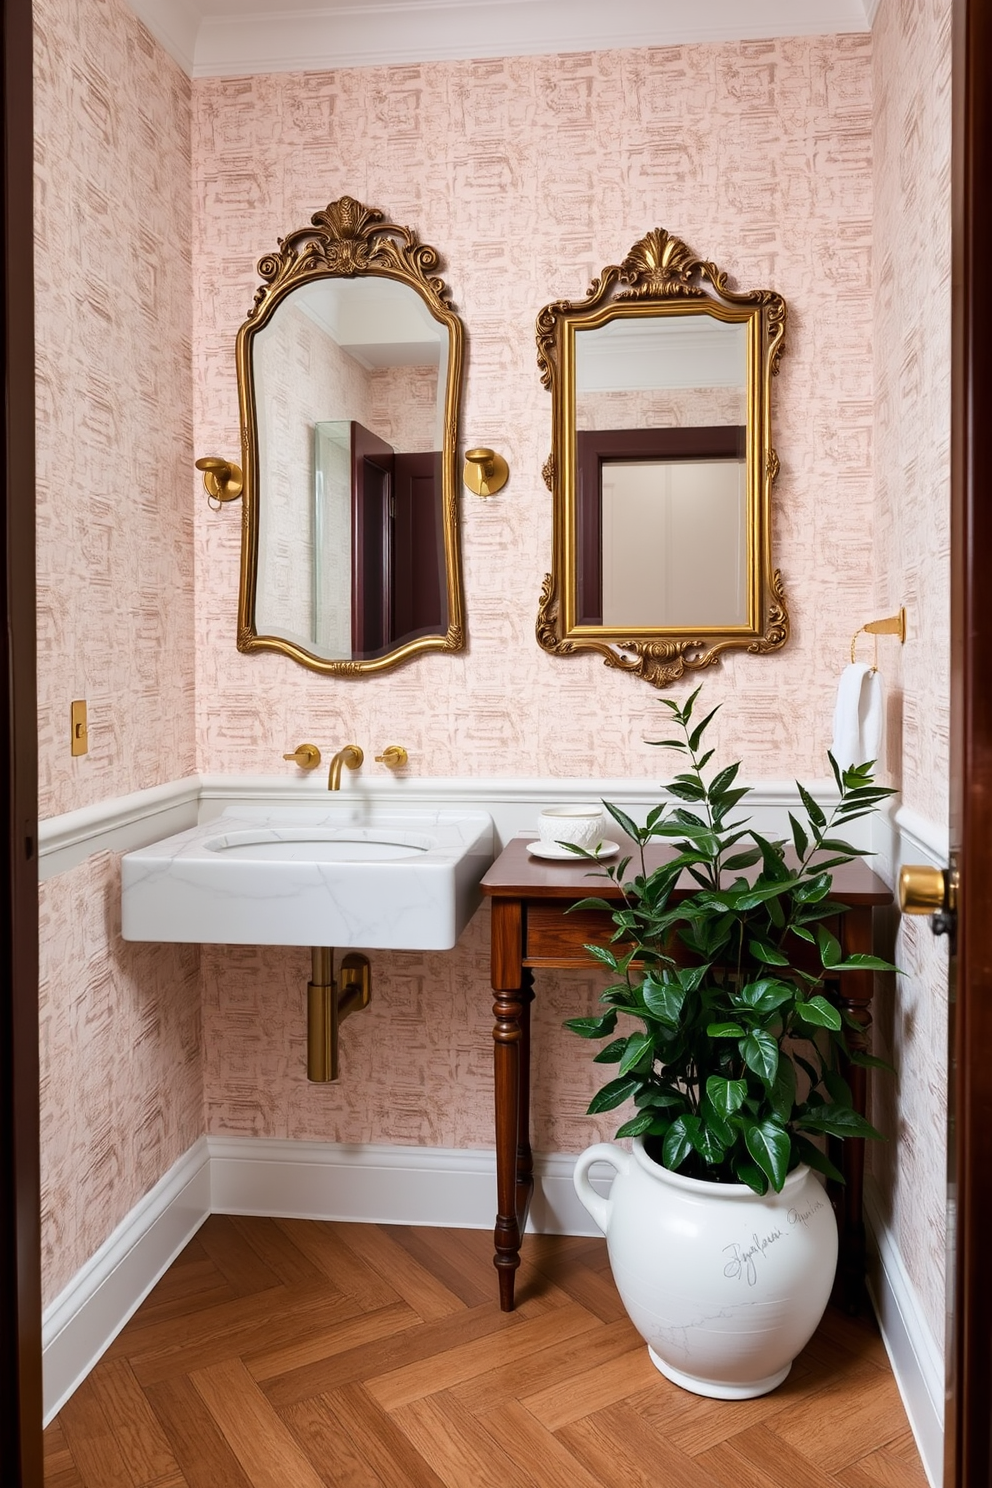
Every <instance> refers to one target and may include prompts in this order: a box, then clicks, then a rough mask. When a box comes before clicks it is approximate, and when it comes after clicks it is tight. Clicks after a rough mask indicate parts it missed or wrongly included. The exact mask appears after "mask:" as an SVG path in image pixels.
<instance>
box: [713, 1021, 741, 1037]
mask: <svg viewBox="0 0 992 1488" xmlns="http://www.w3.org/2000/svg"><path fill="white" fill-rule="evenodd" d="M744 1033H745V1030H744V1029H743V1028H742V1027H741V1025H740V1024H739V1023H708V1024H707V1025H706V1037H707V1038H743V1037H744Z"/></svg>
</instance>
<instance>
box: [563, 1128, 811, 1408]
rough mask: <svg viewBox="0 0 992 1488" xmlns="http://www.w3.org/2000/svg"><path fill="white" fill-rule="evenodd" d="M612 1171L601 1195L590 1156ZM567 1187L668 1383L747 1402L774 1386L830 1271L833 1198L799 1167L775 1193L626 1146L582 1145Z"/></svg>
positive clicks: (805, 1333)
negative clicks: (595, 1228)
mask: <svg viewBox="0 0 992 1488" xmlns="http://www.w3.org/2000/svg"><path fill="white" fill-rule="evenodd" d="M596 1162H606V1163H609V1164H610V1165H611V1166H612V1167H614V1168H615V1169H616V1178H615V1179H614V1181H613V1187H612V1190H611V1192H610V1195H609V1198H603V1197H602V1195H601V1194H598V1193H597V1192H596V1191H595V1189H594V1188H593V1187H592V1185H591V1184H590V1182H589V1169H590V1168H591V1167H592V1165H593V1163H596ZM575 1191H576V1193H577V1194H578V1196H579V1198H580V1199H581V1200H582V1203H583V1204H584V1205H585V1207H586V1208H587V1209H588V1211H589V1213H590V1214H591V1215H592V1217H593V1219H594V1220H595V1221H596V1223H597V1224H598V1225H599V1227H600V1229H601V1230H602V1231H603V1232H604V1234H605V1235H606V1241H607V1247H608V1250H609V1254H610V1265H611V1266H612V1268H613V1279H614V1281H615V1282H616V1285H617V1290H618V1291H619V1293H620V1296H621V1298H622V1300H623V1304H624V1306H625V1307H626V1309H627V1312H628V1313H629V1314H630V1320H631V1322H632V1323H633V1324H634V1327H635V1328H636V1329H637V1331H638V1332H639V1333H640V1335H641V1337H642V1338H643V1339H644V1341H645V1342H646V1343H647V1345H648V1352H649V1354H650V1356H651V1359H652V1361H653V1363H654V1364H655V1365H656V1366H657V1367H658V1368H659V1369H660V1370H661V1372H662V1374H664V1375H665V1376H666V1377H667V1378H668V1379H670V1380H673V1381H674V1382H675V1384H677V1385H681V1386H682V1387H683V1388H684V1389H686V1390H693V1391H694V1392H695V1393H696V1394H697V1395H711V1396H715V1397H716V1398H717V1399H723V1400H746V1399H748V1398H750V1397H751V1396H753V1395H764V1394H766V1393H767V1392H768V1391H769V1390H774V1389H775V1387H776V1385H780V1384H781V1383H782V1381H783V1380H784V1379H785V1377H786V1375H787V1374H788V1373H789V1370H790V1369H791V1367H792V1361H793V1359H794V1358H795V1357H796V1355H797V1354H798V1353H799V1352H800V1350H801V1349H802V1348H804V1347H805V1345H806V1343H807V1342H808V1341H809V1339H810V1337H811V1336H812V1334H813V1330H814V1329H815V1328H816V1325H817V1323H818V1322H819V1321H820V1318H821V1317H822V1315H823V1310H824V1308H825V1307H826V1305H827V1300H828V1298H829V1296H830V1289H831V1287H832V1285H833V1280H834V1272H835V1270H836V1267H837V1223H836V1221H835V1219H834V1213H833V1209H832V1208H831V1207H830V1200H829V1199H828V1198H827V1195H826V1193H825V1192H824V1190H823V1187H822V1185H821V1184H820V1183H819V1181H818V1180H817V1178H816V1177H815V1175H814V1174H813V1173H812V1171H811V1170H810V1169H809V1168H808V1167H806V1166H805V1165H803V1166H801V1167H798V1168H796V1169H795V1171H794V1172H792V1173H790V1174H789V1176H788V1177H787V1178H786V1180H785V1185H784V1187H783V1189H782V1192H781V1193H773V1192H771V1191H769V1193H767V1194H766V1195H765V1196H764V1197H763V1198H762V1197H759V1195H758V1194H756V1193H753V1192H752V1190H751V1189H750V1188H748V1187H746V1185H744V1184H737V1183H705V1182H703V1181H701V1180H699V1179H696V1178H686V1177H683V1176H682V1175H681V1174H680V1173H671V1172H669V1171H668V1169H667V1168H663V1167H661V1166H660V1165H659V1164H658V1163H655V1162H652V1160H651V1158H649V1157H648V1155H647V1154H646V1152H645V1151H644V1144H643V1141H642V1139H641V1138H640V1137H636V1138H635V1139H634V1144H633V1151H632V1152H627V1151H625V1150H624V1148H622V1147H618V1146H616V1145H615V1144H614V1143H612V1142H600V1143H597V1145H596V1146H595V1147H590V1148H589V1149H588V1150H587V1151H586V1152H583V1154H582V1156H581V1157H580V1158H579V1159H578V1162H577V1163H576V1165H575Z"/></svg>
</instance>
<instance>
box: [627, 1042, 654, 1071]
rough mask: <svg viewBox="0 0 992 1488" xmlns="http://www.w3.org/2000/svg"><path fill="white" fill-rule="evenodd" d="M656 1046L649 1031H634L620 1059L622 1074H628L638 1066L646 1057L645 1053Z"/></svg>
mask: <svg viewBox="0 0 992 1488" xmlns="http://www.w3.org/2000/svg"><path fill="white" fill-rule="evenodd" d="M653 1047H654V1040H653V1039H652V1037H651V1035H650V1034H649V1033H632V1034H631V1035H630V1037H629V1038H628V1040H627V1047H626V1049H625V1050H624V1055H623V1058H622V1059H621V1061H620V1070H619V1073H620V1074H621V1075H627V1074H629V1073H630V1071H631V1070H632V1069H634V1068H636V1066H637V1065H639V1064H640V1062H641V1060H642V1059H643V1058H644V1056H645V1054H647V1053H648V1051H649V1050H650V1049H652V1048H653Z"/></svg>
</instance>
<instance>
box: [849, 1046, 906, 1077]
mask: <svg viewBox="0 0 992 1488" xmlns="http://www.w3.org/2000/svg"><path fill="white" fill-rule="evenodd" d="M847 1057H848V1060H849V1061H850V1063H851V1064H858V1065H860V1066H861V1068H862V1069H881V1070H888V1072H889V1074H890V1075H894V1074H895V1072H896V1068H895V1065H894V1064H890V1063H889V1061H888V1060H887V1059H882V1058H881V1057H880V1056H879V1055H878V1054H866V1053H864V1051H863V1050H861V1049H849V1050H848V1054H847Z"/></svg>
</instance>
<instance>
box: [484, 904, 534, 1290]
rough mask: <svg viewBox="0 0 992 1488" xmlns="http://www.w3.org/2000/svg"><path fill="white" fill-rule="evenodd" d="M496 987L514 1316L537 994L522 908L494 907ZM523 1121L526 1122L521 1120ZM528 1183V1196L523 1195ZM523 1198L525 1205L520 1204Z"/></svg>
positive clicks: (496, 1076)
mask: <svg viewBox="0 0 992 1488" xmlns="http://www.w3.org/2000/svg"><path fill="white" fill-rule="evenodd" d="M492 942H493V956H492V983H493V991H494V992H495V994H496V998H495V1001H494V1003H493V1017H494V1018H495V1020H496V1023H495V1027H494V1028H493V1084H494V1094H495V1102H496V1211H497V1212H496V1228H495V1230H494V1232H493V1241H494V1245H495V1250H496V1254H495V1255H494V1257H493V1264H494V1265H495V1267H496V1274H497V1275H498V1277H499V1305H500V1309H501V1311H503V1312H512V1311H513V1288H514V1282H515V1280H516V1273H517V1268H518V1266H519V1265H520V1238H521V1232H522V1229H523V1223H524V1218H523V1216H525V1215H526V1199H527V1197H528V1196H529V1193H528V1190H527V1185H529V1183H530V1182H531V1181H532V1180H531V1176H530V1171H531V1159H530V1143H529V1139H528V1127H527V1114H528V1113H527V1107H528V1103H529V1087H530V1079H529V1076H530V1060H529V1051H528V1047H527V1046H528V1037H527V1036H528V1033H529V1029H530V1000H531V998H532V996H533V993H532V991H531V988H530V978H529V976H528V983H527V986H526V987H524V985H523V983H524V971H523V966H522V948H523V906H522V905H521V904H520V902H519V901H509V902H502V901H496V902H494V904H493V928H492ZM522 1116H523V1118H524V1119H523V1121H522V1120H521V1117H522ZM522 1179H523V1180H524V1188H525V1191H524V1193H521V1192H520V1186H521V1180H522ZM521 1199H523V1200H524V1203H523V1205H521Z"/></svg>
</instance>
